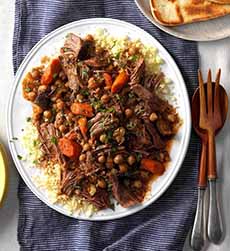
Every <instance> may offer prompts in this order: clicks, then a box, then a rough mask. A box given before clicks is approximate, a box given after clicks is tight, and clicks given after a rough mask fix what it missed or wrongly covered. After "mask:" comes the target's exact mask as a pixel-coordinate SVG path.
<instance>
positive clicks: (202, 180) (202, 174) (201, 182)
mask: <svg viewBox="0 0 230 251" xmlns="http://www.w3.org/2000/svg"><path fill="white" fill-rule="evenodd" d="M207 154H208V152H207V142H206V141H202V146H201V155H200V168H199V178H198V186H199V187H200V188H205V187H206V186H207Z"/></svg>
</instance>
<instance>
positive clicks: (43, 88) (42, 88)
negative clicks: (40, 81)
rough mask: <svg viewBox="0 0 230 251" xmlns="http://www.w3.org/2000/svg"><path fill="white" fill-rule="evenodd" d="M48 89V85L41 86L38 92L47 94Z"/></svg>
mask: <svg viewBox="0 0 230 251" xmlns="http://www.w3.org/2000/svg"><path fill="white" fill-rule="evenodd" d="M46 89H47V85H40V86H39V87H38V92H45V91H46Z"/></svg>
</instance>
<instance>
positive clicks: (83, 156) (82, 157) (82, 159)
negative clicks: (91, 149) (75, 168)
mask: <svg viewBox="0 0 230 251" xmlns="http://www.w3.org/2000/svg"><path fill="white" fill-rule="evenodd" d="M85 159H86V155H85V154H84V153H83V154H81V155H80V156H79V160H80V161H84V160H85Z"/></svg>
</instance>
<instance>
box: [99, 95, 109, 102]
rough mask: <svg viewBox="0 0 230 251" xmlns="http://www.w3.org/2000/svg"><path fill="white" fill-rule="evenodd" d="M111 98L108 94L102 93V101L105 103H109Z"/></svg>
mask: <svg viewBox="0 0 230 251" xmlns="http://www.w3.org/2000/svg"><path fill="white" fill-rule="evenodd" d="M109 100H110V97H109V95H108V94H104V95H102V97H101V102H102V103H103V104H107V103H108V102H109Z"/></svg>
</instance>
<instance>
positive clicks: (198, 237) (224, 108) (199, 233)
mask: <svg viewBox="0 0 230 251" xmlns="http://www.w3.org/2000/svg"><path fill="white" fill-rule="evenodd" d="M213 85H214V83H213ZM220 107H221V120H222V127H223V125H224V123H225V120H226V117H227V112H228V96H227V94H226V91H225V89H224V88H223V87H222V86H221V85H220ZM199 119H200V92H199V88H197V89H196V91H195V93H194V95H193V98H192V123H193V128H194V130H195V132H196V134H197V135H198V136H199V137H200V139H201V142H202V149H201V157H200V167H199V177H198V201H197V211H196V216H195V220H194V225H193V230H192V234H191V240H190V245H191V246H192V248H193V249H194V250H201V249H202V246H203V245H204V231H203V230H204V228H203V206H204V205H203V204H204V192H205V189H206V187H207V143H208V135H207V133H206V131H205V130H203V129H201V128H200V127H199ZM222 127H221V128H222ZM221 128H219V129H218V131H217V132H216V134H217V133H218V132H219V131H220V129H221Z"/></svg>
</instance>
